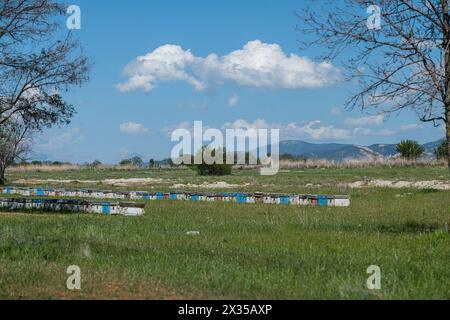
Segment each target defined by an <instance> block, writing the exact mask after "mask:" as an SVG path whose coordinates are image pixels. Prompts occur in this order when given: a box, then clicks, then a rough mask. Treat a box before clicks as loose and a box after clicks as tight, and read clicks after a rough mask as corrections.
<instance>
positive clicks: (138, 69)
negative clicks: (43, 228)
mask: <svg viewBox="0 0 450 320" xmlns="http://www.w3.org/2000/svg"><path fill="white" fill-rule="evenodd" d="M72 3H73V4H76V5H78V6H79V7H80V8H81V13H82V17H81V18H82V28H81V30H76V31H75V33H76V35H77V36H78V37H79V38H80V40H81V43H82V45H83V47H84V50H85V52H86V54H87V55H88V56H89V57H90V59H91V62H92V64H93V66H92V72H91V80H90V81H89V83H87V84H85V85H84V86H83V87H81V88H77V89H75V90H72V91H71V92H70V93H69V94H67V95H66V96H65V98H66V99H67V100H68V101H69V102H70V103H72V104H73V105H74V106H75V107H76V110H77V115H76V116H75V117H74V118H73V121H72V123H71V124H70V125H69V126H66V127H62V128H54V129H50V130H47V131H45V132H44V133H43V134H42V135H41V136H40V137H38V138H37V141H36V148H35V149H36V154H35V156H36V157H41V158H45V159H51V160H62V161H72V162H85V161H93V160H95V159H99V160H101V161H102V162H105V163H115V162H117V161H119V160H121V159H124V158H126V157H129V156H131V155H135V154H137V155H140V156H142V157H143V158H144V159H146V160H148V159H150V158H155V159H161V158H166V157H169V156H170V151H171V149H172V147H173V146H174V145H175V143H173V142H171V141H170V136H169V133H170V132H171V130H173V129H175V128H180V127H183V128H190V127H191V126H193V123H194V121H196V120H201V121H203V122H204V124H205V126H208V127H213V128H218V129H224V128H228V127H236V126H239V127H246V126H247V127H264V126H266V127H269V128H279V129H280V130H281V136H282V138H284V139H299V140H305V141H308V142H314V143H322V142H323V143H325V142H339V143H355V144H372V143H396V142H398V141H399V140H400V139H403V138H411V139H416V140H419V141H420V142H423V143H425V142H429V141H434V140H437V139H440V138H441V137H443V135H444V131H443V129H442V128H439V129H436V128H433V126H432V125H428V124H420V123H419V122H418V120H417V118H416V116H415V114H414V113H412V112H403V113H401V114H399V115H394V116H391V117H390V119H383V117H381V116H374V115H368V114H366V113H364V114H363V113H361V112H360V111H359V110H354V111H352V112H349V111H346V110H345V109H344V102H345V100H346V98H348V92H349V90H351V89H352V85H351V84H348V83H342V82H339V81H335V80H336V79H337V78H338V74H339V67H340V66H339V65H338V64H333V65H329V64H322V61H317V60H315V57H316V56H317V54H318V51H316V49H310V50H307V51H300V50H299V45H298V40H299V39H301V38H302V36H303V35H302V34H300V33H298V32H296V31H295V26H296V25H297V24H298V23H299V21H298V20H297V18H296V17H295V14H294V13H295V11H296V10H300V9H301V7H302V5H303V4H302V3H303V2H301V1H288V0H284V1H264V0H262V1H261V0H258V1H256V0H252V1H233V0H226V1H225V0H217V1H194V0H193V1H181V0H180V1H167V0H165V1H160V0H152V1H145V0H133V1H110V2H104V1H85V0H77V1H72ZM255 56H256V57H258V59H262V61H263V67H264V66H265V65H264V63H266V65H267V64H269V65H272V64H273V68H274V69H273V70H275V71H274V72H272V73H270V74H266V73H264V72H263V71H261V70H260V69H259V68H260V67H261V65H258V63H257V62H255V61H256V60H258V59H254V57H255ZM138 57H146V58H143V59H142V58H141V59H139V58H138ZM258 61H259V60H258ZM236 64H238V65H239V66H241V67H242V66H243V67H244V69H243V70H244V71H242V72H241V71H239V72H237V71H236V68H235V67H234V66H235V65H236ZM168 65H169V66H170V67H167V66H168ZM173 66H175V67H173Z"/></svg>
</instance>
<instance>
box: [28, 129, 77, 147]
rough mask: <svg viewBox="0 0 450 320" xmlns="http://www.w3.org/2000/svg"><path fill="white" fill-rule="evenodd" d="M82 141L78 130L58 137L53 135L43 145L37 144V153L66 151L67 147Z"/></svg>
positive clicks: (69, 131)
mask: <svg viewBox="0 0 450 320" xmlns="http://www.w3.org/2000/svg"><path fill="white" fill-rule="evenodd" d="M83 140H84V136H83V134H82V132H81V130H80V129H79V128H74V129H71V130H68V131H66V132H63V133H61V134H59V135H53V136H51V137H49V138H48V139H47V141H45V142H44V143H41V144H38V146H37V148H36V149H37V151H38V152H47V153H52V152H57V151H61V150H63V149H66V148H67V147H68V146H71V145H74V144H78V143H80V142H82V141H83Z"/></svg>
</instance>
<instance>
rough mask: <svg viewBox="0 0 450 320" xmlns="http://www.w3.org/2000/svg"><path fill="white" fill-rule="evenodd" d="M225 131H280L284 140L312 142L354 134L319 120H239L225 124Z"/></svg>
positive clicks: (343, 137)
mask: <svg viewBox="0 0 450 320" xmlns="http://www.w3.org/2000/svg"><path fill="white" fill-rule="evenodd" d="M223 128H224V129H279V130H280V134H281V136H282V139H312V140H317V141H319V140H346V139H350V138H351V136H352V132H351V131H350V130H347V129H341V128H336V127H335V126H332V125H328V126H327V125H322V122H321V121H319V120H316V121H310V122H307V123H305V124H297V123H295V122H294V123H289V124H287V125H283V124H269V123H267V122H266V121H265V120H263V119H258V120H255V121H254V122H253V123H251V122H247V121H245V120H242V119H239V120H236V121H234V122H232V123H230V122H228V123H225V124H224V126H223Z"/></svg>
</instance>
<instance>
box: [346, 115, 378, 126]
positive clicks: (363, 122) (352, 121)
mask: <svg viewBox="0 0 450 320" xmlns="http://www.w3.org/2000/svg"><path fill="white" fill-rule="evenodd" d="M383 122H384V115H382V114H379V115H375V116H367V117H361V118H349V119H347V120H345V124H347V125H349V126H352V127H358V126H381V125H382V124H383Z"/></svg>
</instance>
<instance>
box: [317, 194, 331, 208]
mask: <svg viewBox="0 0 450 320" xmlns="http://www.w3.org/2000/svg"><path fill="white" fill-rule="evenodd" d="M317 204H318V205H319V206H321V207H326V206H328V198H327V196H318V197H317Z"/></svg>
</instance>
